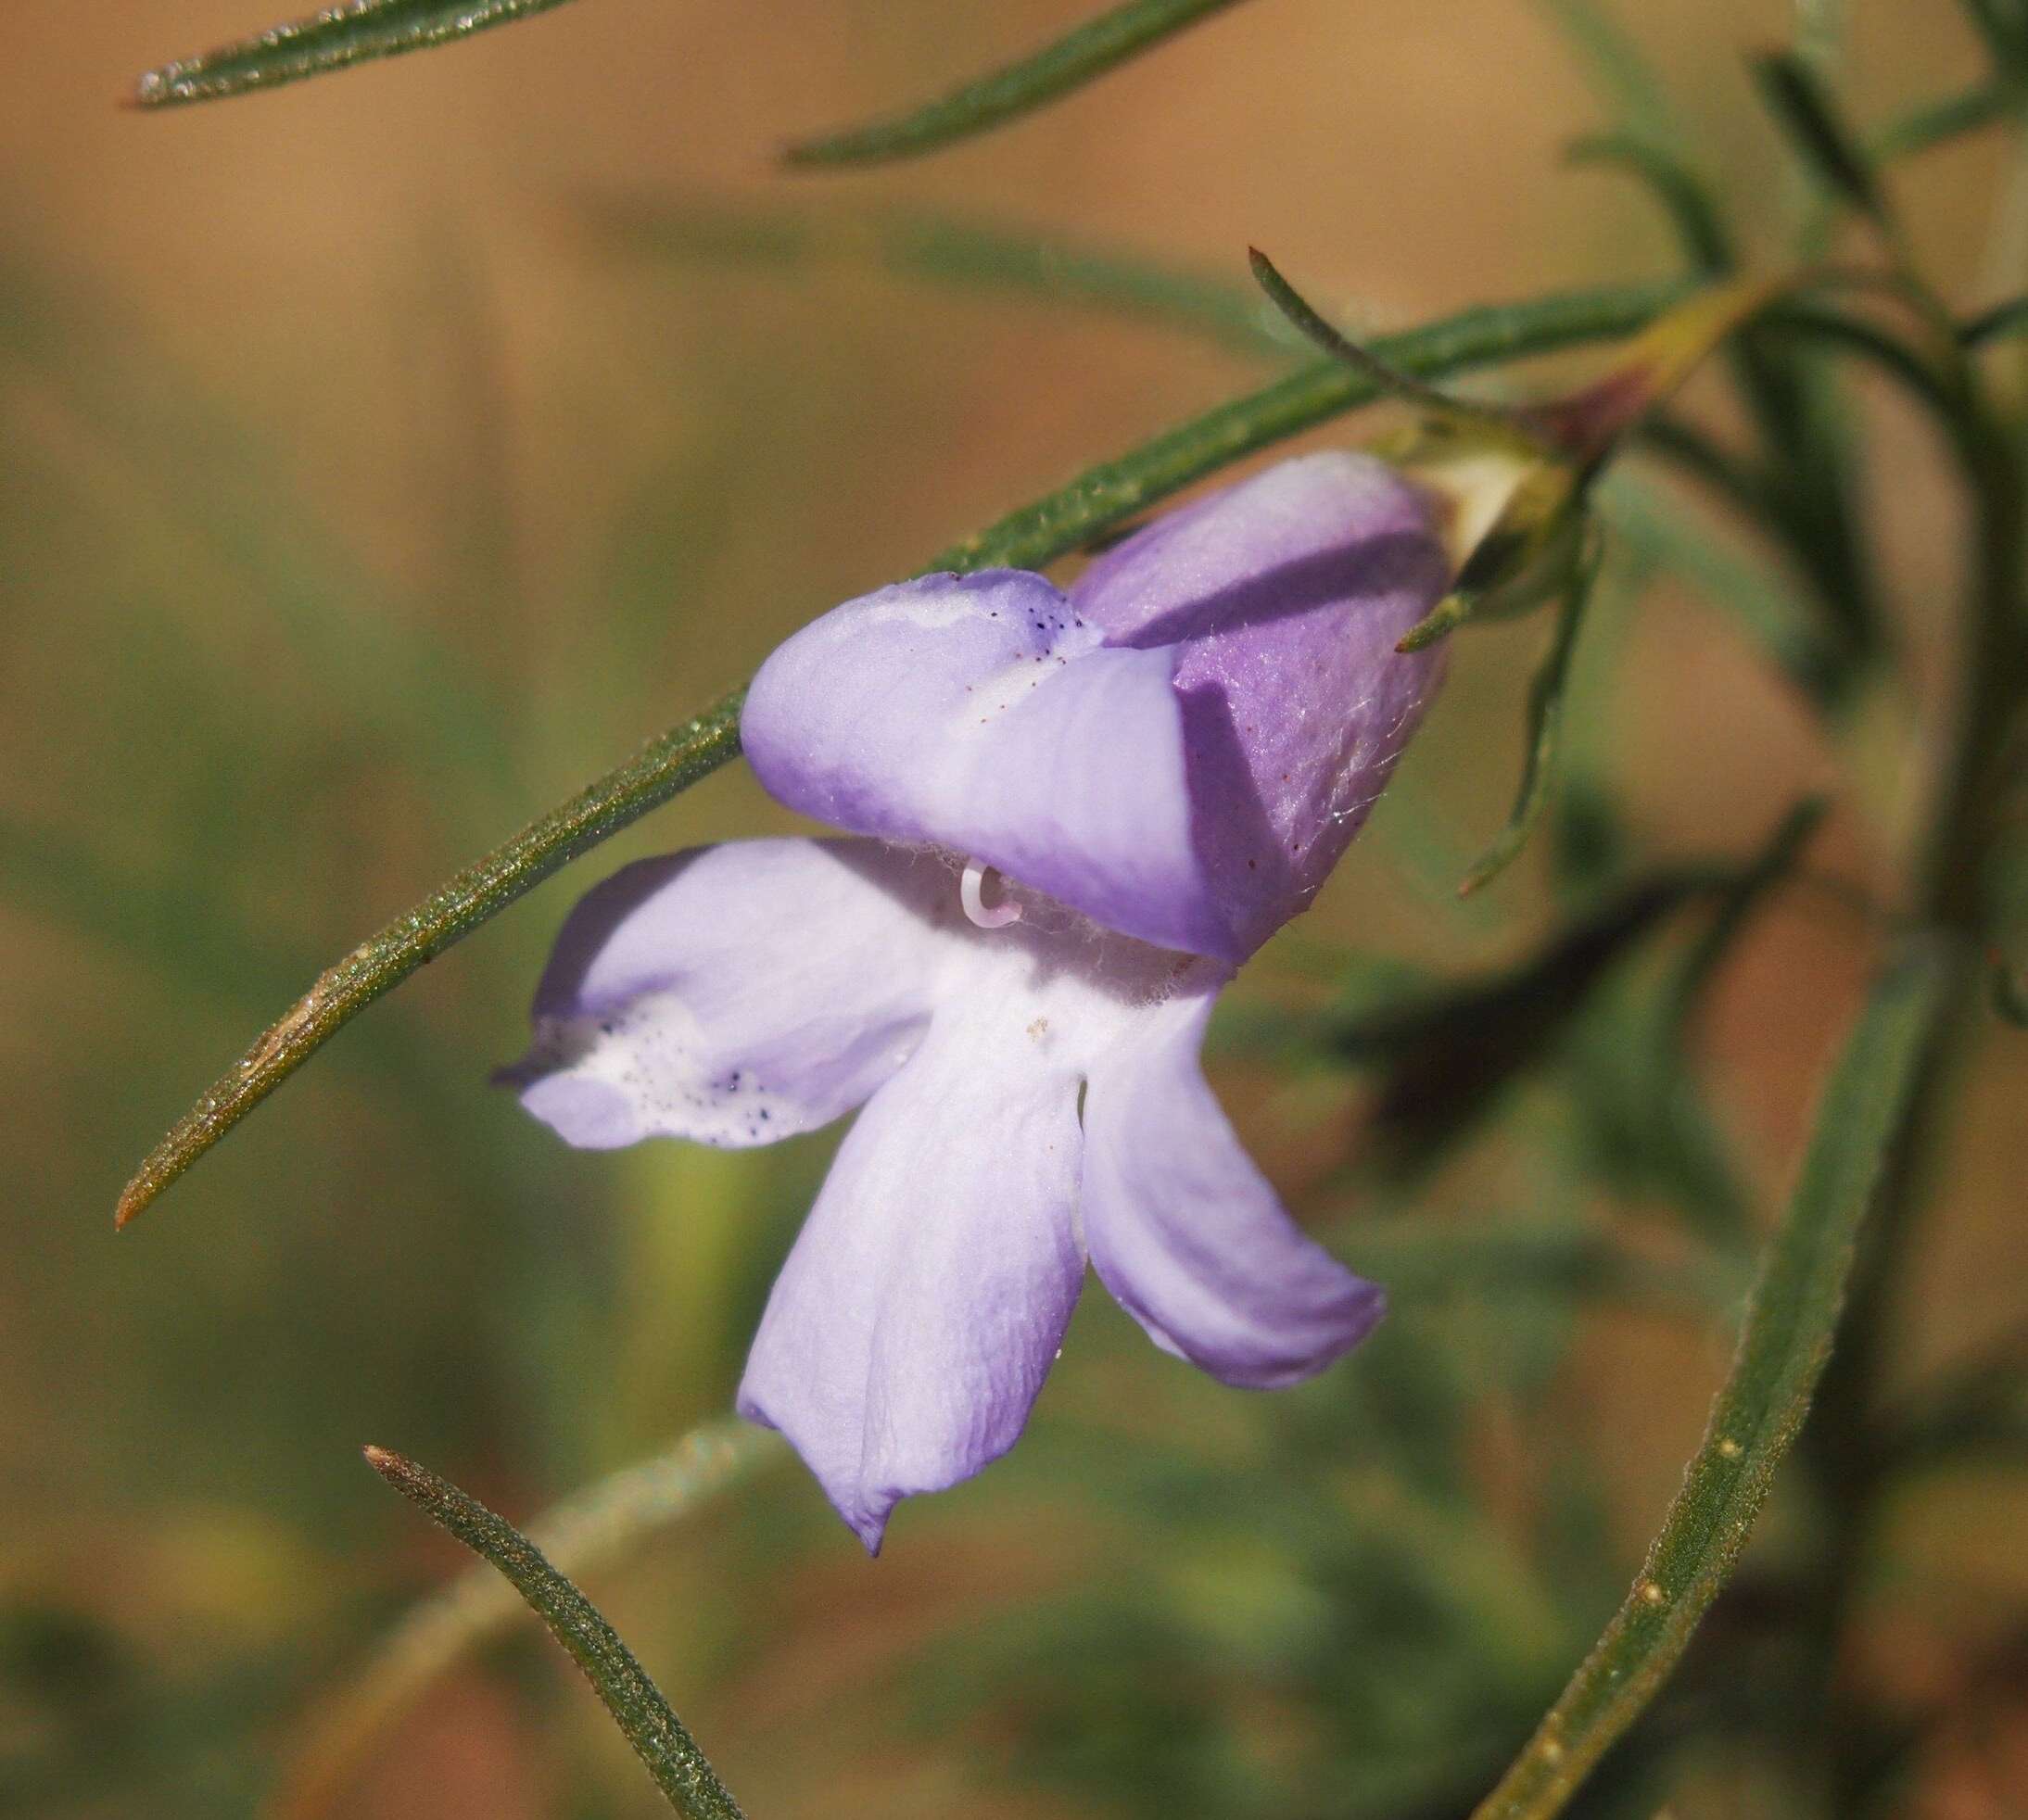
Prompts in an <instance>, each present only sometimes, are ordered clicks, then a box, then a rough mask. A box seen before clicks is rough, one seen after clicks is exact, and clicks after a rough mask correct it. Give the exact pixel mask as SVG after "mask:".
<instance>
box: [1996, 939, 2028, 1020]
mask: <svg viewBox="0 0 2028 1820" xmlns="http://www.w3.org/2000/svg"><path fill="white" fill-rule="evenodd" d="M1987 985H1988V988H1989V992H1988V1000H1989V1002H1990V1003H1991V1005H1992V1006H1993V1010H1994V1013H1995V1015H1996V1016H1997V1017H2001V1018H2003V1019H2005V1020H2006V1021H2007V1022H2008V1023H2009V1024H2011V1025H2013V1027H2014V1028H2015V1029H2016V1030H2028V976H2023V975H2022V974H2021V973H2018V972H2016V971H2015V970H2014V968H2013V967H2009V965H2008V964H2007V959H2006V957H2005V956H2004V955H2001V954H1996V955H1994V956H1993V959H1992V961H1991V963H1990V971H1989V974H1988V978H1987Z"/></svg>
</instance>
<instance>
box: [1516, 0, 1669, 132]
mask: <svg viewBox="0 0 2028 1820" xmlns="http://www.w3.org/2000/svg"><path fill="white" fill-rule="evenodd" d="M1542 9H1543V10H1544V11H1545V12H1546V13H1548V14H1549V16H1550V18H1551V19H1553V20H1554V21H1555V22H1556V24H1557V26H1558V27H1559V28H1560V29H1561V30H1562V32H1563V33H1564V36H1565V38H1567V39H1568V40H1569V42H1570V44H1571V47H1572V49H1574V50H1575V51H1576V52H1577V53H1578V58H1579V60H1580V62H1581V64H1582V66H1583V68H1584V70H1585V71H1586V73H1587V74H1588V75H1589V77H1590V78H1591V86H1592V89H1593V90H1594V92H1595V93H1596V94H1597V95H1599V97H1600V98H1601V99H1602V100H1603V101H1604V102H1605V104H1606V106H1607V107H1609V108H1610V109H1611V110H1612V112H1613V115H1614V117H1615V119H1616V120H1617V121H1618V123H1619V125H1620V126H1621V127H1622V128H1623V129H1624V130H1625V132H1626V133H1628V134H1629V135H1630V136H1631V137H1633V138H1634V139H1636V140H1638V141H1639V142H1640V143H1641V145H1644V146H1647V147H1651V148H1654V149H1656V150H1663V149H1668V148H1676V147H1680V146H1681V145H1682V143H1683V136H1684V135H1683V129H1682V126H1681V123H1680V122H1679V120H1677V118H1676V110H1675V109H1674V107H1671V106H1670V104H1669V97H1668V90H1667V88H1666V87H1665V86H1664V85H1663V82H1662V78H1661V75H1660V73H1659V72H1658V71H1657V70H1656V69H1655V67H1654V64H1653V63H1652V62H1651V61H1650V60H1649V58H1648V57H1647V55H1646V54H1645V53H1644V52H1643V51H1642V50H1641V46H1640V44H1638V43H1636V42H1635V40H1634V38H1633V36H1632V34H1631V33H1629V32H1628V31H1627V29H1626V28H1625V27H1624V26H1623V25H1621V24H1620V23H1619V21H1618V20H1617V19H1615V18H1614V17H1613V16H1612V14H1611V13H1610V12H1609V11H1608V10H1607V9H1606V8H1605V7H1604V6H1602V5H1600V4H1598V0H1542Z"/></svg>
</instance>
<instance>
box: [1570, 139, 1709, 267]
mask: <svg viewBox="0 0 2028 1820" xmlns="http://www.w3.org/2000/svg"><path fill="white" fill-rule="evenodd" d="M1564 157H1565V159H1566V160H1567V161H1568V162H1569V163H1571V164H1579V165H1584V164H1609V165H1617V166H1619V167H1620V168H1621V169H1623V170H1626V171H1631V172H1632V173H1633V174H1634V175H1635V176H1636V177H1639V178H1640V179H1641V182H1642V183H1645V184H1646V185H1647V187H1648V190H1649V193H1650V194H1651V195H1653V196H1654V199H1655V200H1656V201H1657V202H1659V203H1660V204H1661V205H1662V208H1663V211H1664V212H1665V213H1666V214H1667V216H1668V218H1669V224H1670V225H1671V226H1672V227H1673V228H1674V229H1675V230H1676V237H1677V239H1678V240H1679V241H1680V242H1681V243H1682V247H1683V250H1684V252H1685V253H1687V254H1688V255H1689V256H1690V262H1691V265H1692V268H1693V269H1694V270H1696V271H1697V272H1701V273H1703V274H1704V275H1705V276H1706V277H1716V276H1717V275H1718V274H1720V273H1722V272H1730V271H1731V270H1732V268H1733V266H1734V264H1735V262H1736V260H1735V257H1734V254H1733V249H1732V242H1731V236H1730V234H1727V233H1726V231H1725V223H1724V222H1723V221H1721V220H1720V219H1719V217H1718V208H1717V203H1716V202H1714V201H1713V200H1712V196H1711V192H1710V191H1709V190H1708V189H1707V188H1705V183H1704V181H1703V179H1702V178H1700V177H1699V176H1698V175H1697V173H1696V172H1695V171H1692V169H1691V168H1690V166H1689V165H1687V164H1685V163H1684V162H1683V160H1682V159H1681V158H1678V157H1677V156H1676V155H1675V154H1674V153H1673V152H1670V151H1667V150H1666V149H1665V148H1664V147H1662V146H1660V145H1651V144H1649V143H1648V141H1646V140H1644V139H1637V138H1635V137H1634V136H1633V135H1632V134H1630V133H1593V134H1591V135H1589V136H1588V137H1586V138H1583V139H1578V140H1576V141H1574V142H1573V143H1572V144H1571V145H1568V146H1566V147H1565V151H1564Z"/></svg>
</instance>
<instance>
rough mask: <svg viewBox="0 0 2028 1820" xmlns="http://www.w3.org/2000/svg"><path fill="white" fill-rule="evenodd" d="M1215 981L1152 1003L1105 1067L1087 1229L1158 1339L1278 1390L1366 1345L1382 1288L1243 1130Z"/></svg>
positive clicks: (1089, 1127) (1094, 1100)
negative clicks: (1329, 1239)
mask: <svg viewBox="0 0 2028 1820" xmlns="http://www.w3.org/2000/svg"><path fill="white" fill-rule="evenodd" d="M1211 999H1212V993H1210V992H1198V993H1193V994H1190V995H1186V996H1179V997H1177V998H1175V999H1172V1000H1171V1001H1170V1002H1169V1003H1168V1004H1166V1005H1160V1006H1159V1007H1156V1008H1154V1009H1152V1010H1151V1011H1149V1012H1148V1013H1147V1015H1146V1016H1145V1017H1143V1018H1142V1019H1141V1020H1140V1021H1139V1023H1138V1026H1137V1028H1136V1029H1135V1030H1134V1033H1133V1035H1132V1036H1131V1037H1130V1038H1129V1040H1127V1041H1126V1042H1124V1043H1122V1044H1120V1045H1119V1047H1118V1048H1117V1049H1116V1050H1115V1051H1114V1053H1113V1054H1112V1055H1109V1056H1108V1057H1107V1058H1106V1059H1105V1060H1104V1062H1103V1063H1101V1064H1100V1065H1099V1066H1098V1067H1097V1068H1095V1069H1094V1070H1093V1071H1092V1076H1091V1082H1090V1086H1089V1089H1088V1091H1087V1093H1086V1095H1085V1102H1084V1239H1085V1243H1086V1245H1088V1246H1089V1247H1090V1251H1091V1259H1092V1265H1093V1268H1094V1269H1096V1270H1097V1272H1098V1275H1099V1280H1100V1281H1101V1282H1103V1283H1105V1285H1106V1287H1107V1288H1108V1289H1109V1290H1110V1291H1111V1292H1112V1294H1113V1295H1114V1296H1115V1297H1116V1298H1117V1299H1118V1300H1119V1302H1120V1304H1121V1306H1122V1308H1125V1309H1126V1310H1127V1312H1128V1313H1129V1314H1131V1315H1133V1317H1134V1319H1135V1320H1136V1321H1139V1322H1140V1323H1141V1325H1142V1326H1143V1327H1144V1328H1146V1329H1147V1333H1148V1334H1149V1336H1150V1337H1151V1338H1152V1339H1153V1340H1154V1341H1155V1343H1156V1345H1158V1346H1161V1347H1162V1348H1163V1349H1164V1350H1166V1351H1169V1352H1172V1353H1174V1354H1175V1355H1176V1356H1177V1357H1178V1358H1181V1359H1189V1360H1190V1361H1191V1362H1192V1363H1193V1364H1196V1365H1200V1366H1202V1367H1203V1368H1204V1370H1205V1371H1209V1372H1210V1373H1211V1375H1212V1376H1213V1377H1215V1378H1219V1379H1221V1380H1222V1381H1223V1382H1224V1383H1226V1384H1237V1385H1240V1386H1242V1387H1244V1388H1247V1389H1251V1390H1267V1389H1274V1388H1277V1387H1279V1386H1280V1385H1283V1384H1295V1383H1297V1382H1299V1380H1301V1379H1303V1378H1307V1377H1310V1376H1311V1375H1312V1374H1313V1373H1315V1372H1317V1371H1322V1370H1323V1369H1324V1367H1325V1366H1326V1365H1327V1364H1329V1363H1330V1362H1331V1360H1332V1359H1336V1358H1337V1356H1338V1355H1339V1354H1340V1353H1342V1352H1344V1351H1346V1350H1347V1349H1348V1348H1350V1347H1351V1346H1356V1345H1357V1344H1358V1343H1359V1342H1360V1341H1361V1340H1362V1339H1363V1338H1364V1337H1365V1336H1366V1334H1367V1333H1368V1332H1369V1331H1370V1330H1371V1328H1372V1327H1373V1324H1374V1323H1375V1321H1378V1320H1379V1318H1380V1316H1381V1313H1382V1310H1383V1306H1384V1304H1383V1298H1382V1296H1381V1294H1380V1291H1379V1290H1378V1289H1377V1288H1375V1286H1374V1285H1373V1284H1372V1283H1367V1282H1366V1281H1364V1280H1363V1278H1360V1277H1356V1276H1354V1275H1353V1274H1352V1273H1351V1272H1350V1270H1347V1269H1346V1268H1345V1267H1344V1265H1342V1264H1340V1263H1339V1262H1338V1261H1337V1259H1336V1258H1333V1257H1332V1256H1331V1255H1330V1254H1329V1253H1328V1252H1326V1251H1325V1250H1324V1249H1323V1247H1322V1246H1320V1245H1316V1244H1314V1243H1312V1241H1311V1240H1310V1239H1308V1238H1305V1237H1304V1236H1303V1234H1302V1232H1300V1231H1299V1229H1298V1227H1297V1226H1296V1224H1295V1222H1294V1221H1293V1220H1290V1219H1289V1217H1288V1215H1287V1212H1286V1211H1285V1210H1284V1208H1283V1207H1282V1204H1281V1202H1280V1201H1279V1200H1278V1199H1277V1198H1276V1197H1275V1194H1274V1190H1273V1189H1272V1188H1270V1187H1269V1186H1268V1184H1267V1182H1266V1181H1265V1180H1264V1179H1263V1177H1262V1176H1261V1171H1260V1170H1259V1169H1256V1168H1255V1167H1254V1166H1253V1163H1252V1160H1251V1159H1250V1158H1249V1157H1248V1156H1247V1153H1246V1152H1245V1151H1244V1150H1242V1149H1241V1148H1240V1146H1239V1142H1238V1140H1237V1139H1236V1137H1235V1136H1234V1135H1233V1131H1232V1127H1231V1126H1230V1125H1229V1124H1228V1123H1227V1122H1226V1120H1225V1116H1224V1114H1223V1112H1222V1111H1221V1110H1220V1109H1219V1106H1218V1102H1217V1100H1216V1099H1215V1098H1214V1097H1213V1096H1212V1093H1211V1090H1210V1087H1209V1086H1207V1085H1206V1084H1205V1080H1204V1076H1203V1074H1202V1073H1201V1071H1200V1070H1199V1068H1198V1047H1199V1045H1200V1043H1202V1041H1203V1035H1204V1025H1205V1021H1206V1019H1207V1018H1208V1017H1210V1007H1211Z"/></svg>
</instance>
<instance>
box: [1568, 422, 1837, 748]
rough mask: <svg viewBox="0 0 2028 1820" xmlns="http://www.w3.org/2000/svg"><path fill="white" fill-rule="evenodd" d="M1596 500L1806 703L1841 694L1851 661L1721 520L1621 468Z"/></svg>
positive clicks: (1615, 531)
mask: <svg viewBox="0 0 2028 1820" xmlns="http://www.w3.org/2000/svg"><path fill="white" fill-rule="evenodd" d="M1650 428H1651V430H1652V429H1653V428H1654V426H1653V425H1651V426H1650ZM1593 503H1594V505H1595V506H1596V508H1597V510H1598V512H1599V515H1600V516H1601V517H1602V518H1603V519H1604V521H1605V524H1606V526H1607V528H1608V530H1609V532H1610V533H1611V534H1612V535H1613V536H1614V537H1619V538H1622V539H1624V540H1625V541H1626V542H1628V543H1629V544H1631V545H1632V546H1633V547H1634V548H1635V549H1636V550H1639V551H1640V552H1641V554H1643V555H1645V556H1646V557H1648V558H1649V559H1650V560H1651V561H1653V562H1655V563H1656V564H1657V565H1658V566H1660V567H1662V568H1664V569H1667V570H1668V571H1670V572H1671V573H1672V574H1675V575H1680V576H1681V577H1682V578H1683V580H1685V581H1687V582H1688V583H1689V584H1690V585H1691V587H1692V588H1694V589H1695V590H1696V591H1697V592H1698V593H1700V594H1702V595H1703V596H1704V597H1705V599H1706V600H1709V601H1711V602H1712V604H1713V605H1715V606H1717V608H1719V609H1720V610H1721V611H1722V612H1724V613H1729V614H1730V615H1731V616H1732V618H1733V619H1734V620H1735V621H1736V622H1737V624H1738V626H1739V627H1740V629H1741V630H1742V631H1743V633H1744V634H1745V635H1746V637H1747V638H1750V639H1751V640H1752V641H1753V643H1754V644H1755V646H1756V647H1758V648H1759V649H1760V650H1761V651H1764V652H1765V653H1766V655H1767V657H1768V661H1769V662H1770V663H1772V664H1774V666H1775V668H1776V669H1777V670H1778V671H1779V672H1780V673H1781V676H1783V677H1784V678H1785V679H1786V680H1787V682H1788V683H1789V685H1790V686H1791V687H1792V688H1793V689H1795V690H1796V691H1797V693H1798V694H1800V695H1801V696H1802V698H1803V699H1804V700H1805V701H1808V702H1811V703H1813V704H1814V705H1815V706H1817V707H1819V708H1820V709H1823V708H1829V707H1831V706H1832V705H1833V704H1834V703H1835V702H1837V701H1841V700H1842V699H1844V695H1845V694H1846V693H1847V691H1848V688H1849V681H1850V673H1849V666H1848V665H1846V664H1844V662H1843V661H1842V657H1841V653H1840V652H1839V651H1838V649H1837V647H1835V646H1834V645H1833V644H1832V641H1831V640H1830V639H1829V638H1826V637H1825V635H1824V633H1823V631H1822V629H1821V627H1820V626H1819V625H1818V622H1817V618H1816V615H1815V614H1814V613H1812V612H1811V611H1810V608H1809V606H1808V603H1807V602H1806V601H1805V600H1801V599H1800V598H1798V597H1797V595H1796V594H1795V593H1794V590H1793V589H1792V588H1790V587H1789V586H1788V585H1787V583H1786V581H1785V580H1784V578H1783V577H1782V576H1781V575H1780V574H1779V573H1777V572H1775V571H1773V570H1771V569H1769V568H1768V565H1767V564H1765V563H1764V562H1758V561H1755V559H1754V558H1752V557H1750V556H1748V555H1747V554H1746V553H1745V552H1744V551H1743V550H1741V549H1739V548H1738V547H1736V546H1735V545H1734V543H1733V542H1732V540H1731V538H1730V537H1729V536H1727V535H1725V534H1724V533H1723V532H1721V531H1720V530H1719V529H1718V527H1717V525H1713V524H1711V523H1709V522H1708V521H1706V522H1698V521H1699V519H1703V518H1704V515H1703V514H1698V515H1696V517H1693V518H1692V517H1686V516H1685V514H1684V512H1683V510H1682V507H1681V505H1680V503H1679V502H1675V501H1671V500H1669V499H1666V498H1664V497H1662V495H1661V494H1660V492H1659V490H1658V489H1657V488H1656V487H1654V485H1653V484H1652V483H1651V482H1648V481H1646V480H1644V479H1643V478H1642V477H1641V476H1640V475H1638V474H1634V473H1632V472H1630V471H1629V469H1627V468H1626V467H1624V466H1618V467H1616V468H1615V469H1614V471H1613V472H1612V473H1610V474H1607V475H1606V476H1605V478H1604V480H1603V481H1602V482H1601V483H1600V485H1599V487H1598V489H1597V491H1596V492H1595V494H1594V495H1593Z"/></svg>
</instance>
